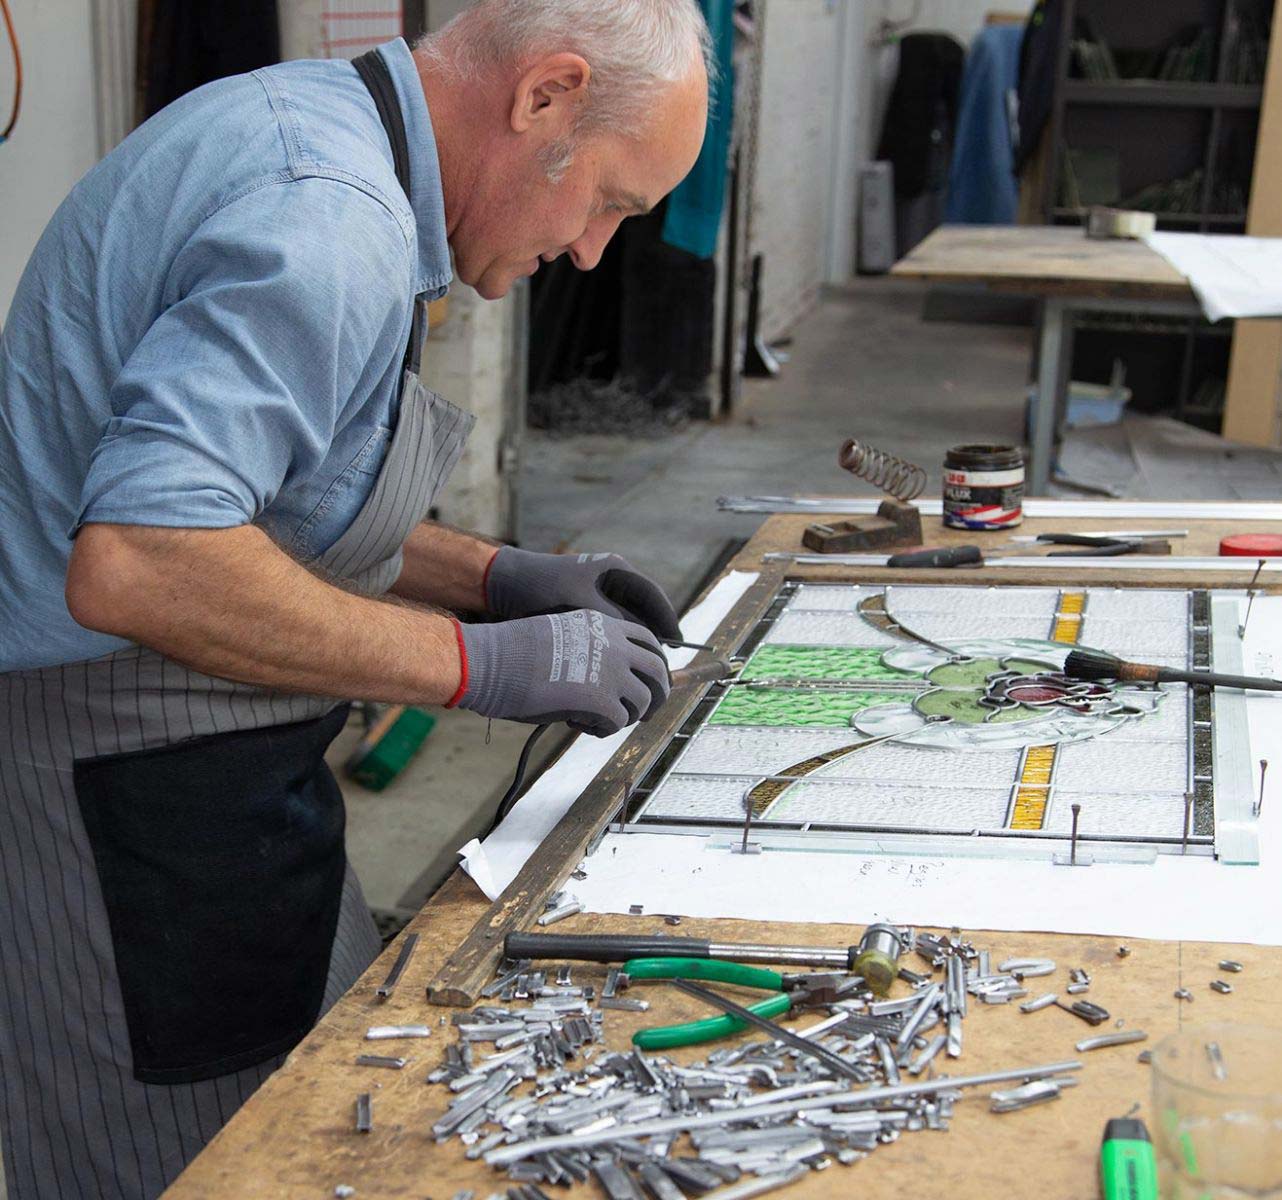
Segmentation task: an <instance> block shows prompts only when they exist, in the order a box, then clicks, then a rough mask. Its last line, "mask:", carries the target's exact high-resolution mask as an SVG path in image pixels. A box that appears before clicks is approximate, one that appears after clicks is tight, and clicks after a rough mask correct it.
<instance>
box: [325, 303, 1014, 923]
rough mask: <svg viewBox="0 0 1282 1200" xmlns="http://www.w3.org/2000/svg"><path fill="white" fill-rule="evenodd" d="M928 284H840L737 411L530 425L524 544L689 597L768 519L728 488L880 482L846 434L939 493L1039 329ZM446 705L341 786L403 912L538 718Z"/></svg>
mask: <svg viewBox="0 0 1282 1200" xmlns="http://www.w3.org/2000/svg"><path fill="white" fill-rule="evenodd" d="M922 296H923V292H922V289H921V288H920V287H919V286H917V285H913V284H901V283H898V282H892V281H890V280H884V279H881V280H870V281H861V282H859V283H857V284H855V285H852V286H851V287H850V288H847V289H842V290H840V291H837V292H834V293H832V294H831V295H830V296H829V297H827V298H826V299H825V300H824V301H823V303H821V304H820V306H819V307H818V308H817V309H816V310H815V311H814V312H813V313H812V314H811V315H810V316H809V317H808V318H807V319H806V320H805V321H804V322H803V323H802V324H801V326H800V327H799V328H798V330H797V332H796V338H795V343H794V344H793V345H792V346H791V347H790V348H789V349H790V360H789V362H788V363H787V365H786V366H785V367H784V369H783V371H782V373H781V374H780V375H779V377H778V378H776V379H773V380H765V381H757V380H750V381H747V382H746V383H745V385H744V394H743V403H742V411H741V412H739V413H738V414H736V415H735V417H734V418H732V419H730V420H726V421H718V422H715V423H708V422H698V423H695V424H692V425H691V426H690V427H689V428H687V429H685V430H682V431H680V432H678V433H673V434H669V435H666V436H663V437H660V438H656V439H654V440H637V439H633V438H625V437H613V436H588V437H572V438H550V437H547V436H545V435H542V434H538V433H535V432H530V433H529V434H528V440H527V443H526V449H525V462H524V469H523V474H522V478H521V497H522V519H523V539H522V540H523V544H524V545H525V546H526V547H527V548H528V549H532V550H570V549H574V550H614V551H617V552H619V553H621V554H623V555H625V556H626V557H627V558H629V559H631V560H632V562H633V563H635V565H636V566H637V567H639V568H640V569H642V570H645V571H648V572H650V573H651V574H652V575H653V576H654V577H655V578H656V579H658V580H659V581H660V582H661V583H662V584H663V585H664V587H666V588H667V589H668V590H669V592H670V594H671V595H672V596H673V598H674V600H676V601H677V603H678V605H679V606H684V604H685V603H686V602H687V601H688V600H689V599H690V598H691V596H692V595H693V593H694V592H695V591H696V590H697V589H698V587H699V585H700V583H701V582H702V580H703V579H704V578H705V577H706V576H707V574H708V571H709V569H710V568H711V567H712V566H713V564H714V562H715V560H716V558H717V556H718V554H719V553H721V552H722V551H723V550H724V548H725V547H726V546H727V544H728V543H730V542H731V541H733V540H738V539H744V538H747V537H748V536H750V535H751V533H752V531H753V530H754V529H755V528H756V527H757V525H758V524H759V523H760V518H759V517H755V516H734V515H729V514H723V513H719V512H718V511H717V509H716V499H717V497H718V496H719V495H722V494H723V493H744V492H754V493H788V492H812V493H814V492H820V493H827V492H833V493H836V492H850V491H852V490H856V491H866V492H867V493H868V494H869V495H874V494H876V491H875V489H873V488H870V487H865V485H862V484H859V483H857V482H856V481H854V480H852V479H851V478H850V476H849V475H847V474H846V473H845V472H843V471H842V470H840V469H839V468H838V467H837V465H836V453H837V447H838V445H839V444H840V442H841V441H842V440H843V439H844V438H846V437H851V436H857V437H859V438H862V439H866V440H868V441H870V442H872V443H873V444H874V445H877V446H882V447H884V448H885V449H887V450H889V451H891V452H892V453H899V454H903V455H905V456H907V457H910V458H914V459H916V460H917V461H919V462H921V463H922V464H923V465H925V466H927V467H928V468H929V469H930V470H931V473H932V479H933V485H934V490H937V489H938V483H939V466H940V464H941V463H942V462H943V457H944V451H945V450H946V449H947V448H948V447H949V446H951V445H954V444H956V443H958V442H961V441H990V440H991V441H1007V442H1009V441H1017V440H1018V439H1019V437H1020V435H1021V431H1022V426H1023V407H1022V405H1023V401H1022V396H1023V391H1024V385H1025V376H1026V373H1027V370H1028V361H1029V347H1030V344H1031V342H1030V338H1031V334H1030V331H1029V330H1027V329H1020V328H1010V327H1000V326H974V325H958V324H937V325H930V326H923V325H922V323H921V320H920V313H921V304H922ZM438 715H439V716H440V721H439V723H438V725H437V727H436V728H435V730H433V732H432V734H431V736H430V737H429V739H428V741H427V743H426V744H425V746H424V748H423V750H422V751H421V752H420V754H419V756H418V757H417V758H416V759H415V761H414V762H413V763H412V764H411V765H410V767H409V768H408V769H407V770H406V772H405V774H404V775H403V776H402V777H401V778H399V779H397V780H395V781H394V782H393V783H392V784H391V785H390V786H389V787H388V788H387V789H386V790H384V791H383V792H381V793H378V794H374V793H371V792H368V791H365V790H364V789H362V788H360V787H358V786H356V785H351V784H345V787H344V790H345V791H346V793H347V798H348V852H349V855H350V857H351V859H352V862H353V863H354V864H355V866H356V869H357V871H358V872H359V874H360V876H361V879H362V881H363V882H364V885H365V892H366V896H367V897H368V899H369V902H370V904H371V905H372V906H374V907H375V908H380V909H386V910H393V911H402V912H406V913H407V915H408V911H412V910H413V909H415V908H417V907H418V906H419V905H420V904H421V903H422V901H423V899H424V898H425V897H426V896H427V895H429V894H430V892H431V891H432V889H433V888H434V887H435V885H436V884H437V883H439V881H440V880H441V879H443V878H444V876H445V875H446V874H447V873H448V871H449V870H450V869H452V867H453V865H454V863H455V862H456V861H457V856H456V854H455V851H456V850H457V848H458V847H459V846H461V845H462V844H463V843H464V842H466V841H467V840H468V838H470V837H472V836H474V835H475V834H476V833H477V832H478V830H481V829H483V828H488V824H489V819H490V815H491V814H492V813H493V810H494V807H495V805H496V803H497V801H498V799H499V797H500V796H501V795H502V794H503V792H504V791H505V790H506V788H507V786H508V783H509V782H510V780H511V775H512V770H513V767H514V765H515V763H516V758H517V755H518V753H519V752H520V747H521V744H522V742H523V741H524V739H525V737H526V734H527V732H528V729H527V727H526V726H517V725H511V724H508V723H506V722H495V723H494V726H493V730H492V737H491V741H490V743H489V744H488V745H486V744H485V729H486V722H485V721H483V720H481V719H480V718H478V717H475V716H472V715H471V714H468V713H458V712H450V713H444V714H438ZM358 736H359V730H358V728H357V726H356V725H355V724H354V723H353V725H351V726H349V728H348V730H347V731H346V733H345V734H344V736H343V737H342V738H340V739H339V742H338V743H336V745H335V747H334V750H333V752H332V754H331V758H332V759H333V760H334V761H335V762H341V761H342V760H343V759H344V758H346V756H347V753H348V752H349V750H350V747H351V744H352V743H354V742H355V740H356V738H357V737H358ZM551 749H552V748H551V747H549V748H548V750H549V751H550V750H551Z"/></svg>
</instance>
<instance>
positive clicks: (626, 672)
mask: <svg viewBox="0 0 1282 1200" xmlns="http://www.w3.org/2000/svg"><path fill="white" fill-rule="evenodd" d="M459 628H460V629H461V631H462V640H463V649H464V653H465V655H466V662H465V667H466V670H467V686H466V688H465V690H464V692H463V695H462V697H461V698H460V699H459V701H458V707H459V708H468V709H471V710H472V711H473V712H476V713H480V714H481V716H483V717H502V718H504V719H506V720H509V721H526V722H528V723H529V724H531V725H543V724H546V723H548V722H550V721H566V722H568V723H569V725H570V728H571V729H577V730H580V731H582V732H584V733H591V734H594V735H595V736H597V737H606V736H608V735H609V734H612V733H617V732H618V731H619V730H620V729H622V728H623V727H624V726H625V725H631V724H632V723H633V722H635V721H644V720H646V719H647V718H648V717H649V716H651V714H653V713H654V712H655V711H656V710H657V709H658V708H659V706H660V705H661V704H662V703H663V702H664V701H665V700H666V699H667V698H668V692H669V690H670V688H671V683H670V681H669V678H668V664H667V660H666V659H665V658H664V657H663V651H662V650H660V649H659V644H658V643H657V642H656V641H655V640H654V637H653V635H651V634H650V633H649V632H648V631H647V630H646V629H643V628H642V627H641V626H640V625H633V624H631V623H630V622H627V621H620V620H618V619H617V618H615V617H609V616H606V615H605V614H604V613H599V612H589V611H588V610H586V609H577V610H576V611H574V612H568V613H552V614H548V615H546V616H541V617H525V618H523V619H521V620H517V621H499V622H497V623H496V624H493V625H460V626H459Z"/></svg>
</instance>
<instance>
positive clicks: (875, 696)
mask: <svg viewBox="0 0 1282 1200" xmlns="http://www.w3.org/2000/svg"><path fill="white" fill-rule="evenodd" d="M891 699H892V697H890V696H888V695H887V694H886V693H885V692H857V691H851V690H845V689H842V690H840V691H837V690H834V691H825V690H823V689H821V688H815V689H814V690H811V689H808V688H806V689H803V688H749V687H733V688H731V689H730V690H729V693H728V694H727V695H726V697H725V699H724V700H722V701H721V703H720V704H719V705H718V706H717V709H716V711H715V712H714V713H713V714H712V716H711V717H710V718H709V719H708V724H709V725H802V726H804V725H812V726H813V725H819V726H825V727H836V728H841V727H845V726H849V725H850V718H851V717H852V716H853V715H854V714H855V713H857V712H862V711H863V710H864V709H865V708H870V707H872V706H873V705H874V704H885V703H887V701H888V700H891Z"/></svg>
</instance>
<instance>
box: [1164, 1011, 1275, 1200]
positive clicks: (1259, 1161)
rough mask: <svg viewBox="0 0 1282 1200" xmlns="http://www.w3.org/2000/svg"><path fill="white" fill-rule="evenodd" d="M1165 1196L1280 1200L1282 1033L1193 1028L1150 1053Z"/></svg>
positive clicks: (1232, 1027)
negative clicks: (1151, 1054) (1151, 1055)
mask: <svg viewBox="0 0 1282 1200" xmlns="http://www.w3.org/2000/svg"><path fill="white" fill-rule="evenodd" d="M1153 1111H1154V1113H1155V1114H1156V1122H1155V1128H1153V1129H1152V1130H1151V1131H1150V1132H1151V1133H1152V1135H1153V1141H1154V1144H1155V1146H1156V1151H1157V1163H1158V1174H1159V1176H1160V1178H1161V1193H1162V1200H1247V1198H1248V1197H1250V1200H1282V1031H1279V1030H1275V1029H1263V1028H1259V1027H1256V1026H1251V1025H1228V1024H1223V1025H1196V1026H1191V1027H1188V1028H1185V1029H1183V1030H1181V1031H1180V1032H1179V1033H1175V1034H1172V1035H1171V1036H1170V1037H1168V1038H1166V1040H1165V1041H1163V1042H1162V1043H1161V1044H1160V1045H1159V1046H1158V1047H1157V1048H1156V1049H1155V1050H1154V1051H1153Z"/></svg>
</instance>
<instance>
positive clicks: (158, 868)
mask: <svg viewBox="0 0 1282 1200" xmlns="http://www.w3.org/2000/svg"><path fill="white" fill-rule="evenodd" d="M378 65H379V66H381V60H380V63H379V64H378ZM363 74H364V73H363ZM387 86H388V89H389V90H390V79H389V80H388V81H387ZM371 90H372V89H371ZM376 99H377V97H376ZM385 99H386V97H384V100H385ZM383 108H384V105H383V103H380V114H382V113H383ZM396 115H397V116H399V110H397V114H396ZM384 123H385V125H387V124H388V122H387V119H386V117H385V119H384ZM388 132H389V136H392V135H393V132H394V130H393V129H391V128H389V131H388ZM402 140H403V134H402ZM394 144H395V143H394ZM399 161H403V160H398V162H399ZM398 173H399V172H398ZM402 182H403V183H404V182H405V180H404V179H403V181H402ZM424 308H425V305H424V304H423V303H422V302H421V300H420V301H416V304H415V321H414V331H413V332H412V334H411V338H410V347H409V349H408V350H407V353H406V360H405V364H404V371H403V375H402V387H401V396H400V407H399V414H398V417H397V421H396V429H395V433H394V435H393V437H392V441H391V444H390V446H389V448H388V451H387V456H386V459H385V461H384V464H383V468H382V470H381V472H380V474H379V476H378V478H377V479H376V481H375V484H374V487H373V489H372V491H371V492H370V494H369V496H368V498H367V499H366V501H365V504H364V506H363V507H362V509H361V511H360V512H359V513H358V515H357V517H356V519H355V520H354V522H353V523H352V525H351V526H350V527H349V528H348V529H347V530H346V531H345V532H344V533H343V534H342V536H340V537H339V539H338V541H337V542H335V544H334V545H333V546H331V547H330V549H329V550H328V551H327V552H326V553H325V554H324V555H323V556H322V557H321V558H320V559H319V560H318V561H317V562H315V563H313V564H309V565H311V566H313V567H314V568H315V569H316V570H317V571H318V572H320V573H322V574H324V575H325V576H326V577H327V578H330V579H332V580H334V581H335V582H336V583H339V584H341V585H342V586H344V587H348V588H352V589H356V590H359V591H362V592H365V593H366V594H369V595H379V594H382V593H383V592H385V591H386V590H387V589H388V588H389V587H390V586H391V585H392V584H393V583H394V582H395V580H396V578H397V577H398V575H399V574H400V570H401V547H402V545H403V543H404V541H405V539H406V538H407V537H408V536H409V534H410V532H411V530H413V529H414V527H415V526H416V525H417V524H418V523H419V522H420V521H421V520H423V518H424V517H425V516H426V515H427V512H428V510H429V508H430V507H431V504H432V501H433V499H434V497H435V496H436V494H437V492H438V490H439V489H440V487H441V486H442V484H443V483H444V481H445V479H446V477H447V476H448V475H449V472H450V471H451V469H452V468H453V466H454V464H455V463H456V462H457V460H458V457H459V455H460V453H461V452H462V449H463V443H464V441H465V440H466V438H467V435H468V433H469V432H470V430H471V427H472V424H473V422H474V418H473V417H471V416H469V415H467V414H464V413H462V412H460V411H459V410H458V409H456V408H454V407H453V406H452V405H450V404H448V403H446V402H445V401H444V400H442V399H441V398H440V397H439V396H437V395H435V394H434V393H432V392H430V391H428V390H427V389H426V388H424V387H423V386H422V384H421V383H420V382H419V379H418V349H419V345H420V334H421V330H422V328H423V311H424ZM346 714H347V706H346V705H345V704H341V703H338V702H337V701H335V700H334V699H332V698H322V697H315V696H296V695H287V694H283V693H273V692H269V691H264V690H262V689H259V688H255V687H252V686H249V685H246V684H240V683H233V682H230V681H228V680H224V679H216V678H213V677H211V676H208V675H202V674H200V673H198V672H196V671H192V670H189V669H188V668H186V667H184V666H182V665H181V664H180V663H177V662H174V661H172V660H170V659H167V658H165V657H164V656H163V655H161V654H158V653H156V652H155V651H153V650H150V649H147V648H146V647H142V646H131V647H129V648H127V649H124V650H120V651H118V652H116V653H114V654H109V655H106V656H104V657H102V658H97V659H93V660H92V661H88V662H77V663H67V664H63V665H60V666H55V667H48V668H43V669H36V670H27V671H14V672H10V673H8V674H4V675H0V876H2V878H3V889H4V890H3V892H0V1123H2V1125H3V1144H4V1166H5V1174H6V1178H7V1183H8V1189H9V1200H34V1198H44V1197H51V1196H57V1197H82V1196H83V1197H109V1198H116V1197H121V1198H128V1200H142V1198H145V1197H152V1196H155V1195H157V1194H159V1193H160V1192H161V1191H163V1189H164V1188H165V1187H166V1186H167V1185H168V1184H169V1183H170V1182H171V1181H172V1180H173V1179H174V1177H175V1176H176V1175H177V1174H178V1173H179V1172H180V1171H181V1170H182V1169H183V1167H184V1166H185V1165H186V1164H187V1163H188V1162H189V1161H190V1160H191V1159H192V1158H193V1157H194V1156H195V1155H196V1154H197V1153H198V1152H199V1151H200V1149H201V1148H202V1147H203V1146H204V1145H205V1143H206V1142H207V1141H208V1140H209V1139H210V1138H211V1137H213V1135H214V1134H215V1133H216V1132H217V1131H218V1129H219V1128H220V1127H221V1126H222V1125H223V1124H224V1123H225V1122H226V1121H227V1120H228V1119H229V1118H230V1117H231V1115H232V1114H233V1113H234V1112H235V1111H236V1109H237V1108H238V1107H239V1106H240V1105H241V1104H242V1103H243V1102H244V1101H245V1099H246V1098H247V1097H248V1096H249V1095H250V1094H251V1093H252V1092H253V1091H254V1090H255V1089H256V1088H257V1087H258V1086H259V1084H261V1083H262V1081H263V1080H264V1079H265V1078H266V1077H267V1076H268V1075H269V1074H271V1072H272V1071H273V1070H274V1069H275V1068H276V1067H277V1066H278V1065H279V1064H280V1062H281V1061H283V1057H284V1055H285V1054H286V1053H287V1052H288V1051H289V1050H290V1049H291V1048H292V1047H293V1046H294V1045H296V1044H297V1042H298V1041H299V1040H300V1039H301V1038H302V1037H303V1035H304V1034H305V1033H306V1032H307V1030H308V1029H310V1028H311V1027H312V1025H314V1024H315V1022H316V1020H317V1018H318V1017H319V1016H320V1014H321V1013H323V1012H324V1011H325V1010H326V1009H327V1008H328V1007H329V1006H330V1005H332V1004H333V1003H334V1002H335V1001H336V1000H337V999H338V998H339V997H340V996H341V995H342V994H343V993H344V992H345V991H346V990H347V989H348V988H349V987H350V986H351V985H352V984H353V983H354V982H355V980H356V979H357V977H358V976H359V975H360V974H361V972H362V971H363V970H364V969H365V968H366V967H367V966H368V965H369V963H370V962H371V961H372V960H373V958H374V956H375V955H376V954H377V952H378V949H379V939H378V935H377V932H376V930H375V928H374V924H373V921H372V919H371V917H370V914H369V910H368V909H367V907H366V904H365V900H364V897H363V895H362V894H361V889H360V884H359V883H358V882H357V880H356V877H355V875H354V874H353V872H352V870H351V868H350V867H349V866H348V864H347V860H346V855H345V852H344V848H343V831H344V823H345V814H344V810H343V801H342V796H341V793H340V792H339V789H338V785H337V783H336V781H335V780H334V778H333V775H332V774H331V773H330V772H329V770H328V768H327V767H326V765H325V762H324V758H323V755H324V752H325V748H326V747H327V746H328V744H329V742H330V741H331V740H332V739H333V737H334V736H335V735H336V734H337V733H338V731H339V730H340V729H341V728H342V726H343V724H344V721H345V720H346Z"/></svg>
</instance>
